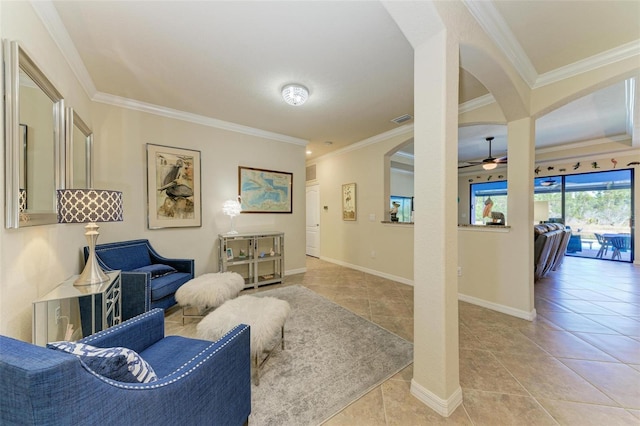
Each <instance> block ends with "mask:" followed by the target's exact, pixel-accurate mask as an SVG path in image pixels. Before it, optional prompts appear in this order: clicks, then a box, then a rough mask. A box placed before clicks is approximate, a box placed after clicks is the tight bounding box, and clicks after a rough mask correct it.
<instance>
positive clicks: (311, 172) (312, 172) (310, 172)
mask: <svg viewBox="0 0 640 426" xmlns="http://www.w3.org/2000/svg"><path fill="white" fill-rule="evenodd" d="M310 180H316V165H315V164H312V165H310V166H307V182H308V181H310Z"/></svg>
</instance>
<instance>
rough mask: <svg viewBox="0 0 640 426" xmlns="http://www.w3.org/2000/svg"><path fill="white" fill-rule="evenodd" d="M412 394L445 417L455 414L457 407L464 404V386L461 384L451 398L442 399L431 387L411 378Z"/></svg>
mask: <svg viewBox="0 0 640 426" xmlns="http://www.w3.org/2000/svg"><path fill="white" fill-rule="evenodd" d="M411 395H413V396H415V397H416V398H418V400H420V401H421V402H422V403H424V404H425V405H426V406H427V407H429V408H431V409H432V410H433V411H435V412H436V413H438V414H440V415H441V416H444V417H449V416H450V415H451V414H453V412H454V411H455V410H456V408H458V406H459V405H460V404H462V388H461V387H459V386H458V389H456V390H455V392H453V393H452V394H451V396H450V397H449V398H447V399H442V398H440V397H439V396H437V395H436V394H434V393H433V392H431V391H430V390H429V389H427V388H425V387H424V386H422V385H419V384H418V383H416V381H415V380H413V379H411Z"/></svg>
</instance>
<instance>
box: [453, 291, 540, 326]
mask: <svg viewBox="0 0 640 426" xmlns="http://www.w3.org/2000/svg"><path fill="white" fill-rule="evenodd" d="M458 300H462V301H463V302H467V303H471V304H472V305H478V306H482V307H483V308H487V309H491V310H492V311H498V312H501V313H503V314H507V315H511V316H513V317H517V318H522V319H525V320H527V321H533V320H534V319H536V316H537V313H536V310H535V308H534V309H532V310H531V312H527V311H523V310H521V309H515V308H512V307H510V306H505V305H501V304H499V303H493V302H489V301H487V300H484V299H478V298H477V297H473V296H467V295H466V294H461V293H458Z"/></svg>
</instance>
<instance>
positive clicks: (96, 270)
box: [73, 223, 109, 286]
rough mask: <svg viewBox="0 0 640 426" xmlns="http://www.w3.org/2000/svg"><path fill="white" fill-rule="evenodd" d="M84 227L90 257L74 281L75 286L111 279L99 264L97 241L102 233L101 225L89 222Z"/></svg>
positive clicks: (94, 283)
mask: <svg viewBox="0 0 640 426" xmlns="http://www.w3.org/2000/svg"><path fill="white" fill-rule="evenodd" d="M84 229H85V230H86V232H85V233H84V235H85V237H86V238H87V243H89V257H88V258H87V263H86V264H85V266H84V269H83V270H82V273H81V274H80V276H79V277H78V279H77V280H75V281H74V283H73V285H75V286H85V285H96V284H100V283H103V282H105V281H108V280H109V277H108V276H107V274H105V273H104V271H103V270H102V268H100V265H98V259H97V258H96V241H98V236H99V235H100V233H99V232H98V229H100V227H99V226H98V225H96V224H95V223H88V224H87V225H86V226H85V227H84Z"/></svg>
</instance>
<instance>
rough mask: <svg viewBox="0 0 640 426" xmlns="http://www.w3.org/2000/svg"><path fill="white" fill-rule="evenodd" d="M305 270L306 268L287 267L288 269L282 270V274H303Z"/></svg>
mask: <svg viewBox="0 0 640 426" xmlns="http://www.w3.org/2000/svg"><path fill="white" fill-rule="evenodd" d="M305 272H307V268H298V269H289V270H288V271H284V276H285V277H286V276H287V275H295V274H304V273H305Z"/></svg>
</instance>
